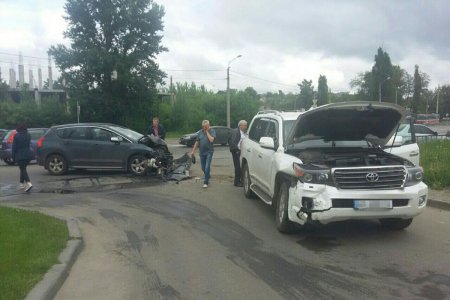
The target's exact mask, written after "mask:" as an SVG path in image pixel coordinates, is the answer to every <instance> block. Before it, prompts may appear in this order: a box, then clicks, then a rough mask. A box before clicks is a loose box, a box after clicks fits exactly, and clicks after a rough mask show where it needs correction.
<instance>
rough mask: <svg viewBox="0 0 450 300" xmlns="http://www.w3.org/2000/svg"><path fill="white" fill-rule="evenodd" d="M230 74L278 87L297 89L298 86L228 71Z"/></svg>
mask: <svg viewBox="0 0 450 300" xmlns="http://www.w3.org/2000/svg"><path fill="white" fill-rule="evenodd" d="M230 72H231V73H233V74H236V75H240V76H244V77H249V78H252V79H256V80H260V81H265V82H269V83H272V84H276V85H280V86H286V87H290V88H295V89H298V86H295V85H291V84H286V83H282V82H277V81H273V80H268V79H264V78H260V77H256V76H254V75H249V74H244V73H240V72H235V71H230Z"/></svg>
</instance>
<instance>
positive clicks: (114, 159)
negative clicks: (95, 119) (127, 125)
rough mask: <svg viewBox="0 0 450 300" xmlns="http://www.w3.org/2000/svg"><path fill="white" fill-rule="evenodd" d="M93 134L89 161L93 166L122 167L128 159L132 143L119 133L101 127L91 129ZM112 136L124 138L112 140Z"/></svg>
mask: <svg viewBox="0 0 450 300" xmlns="http://www.w3.org/2000/svg"><path fill="white" fill-rule="evenodd" d="M89 130H90V131H91V135H92V151H91V152H90V153H89V162H90V164H91V165H92V166H95V167H98V168H106V169H122V168H124V166H126V164H125V160H126V159H127V154H128V150H129V146H130V143H129V142H128V141H127V140H125V139H123V138H122V137H121V136H119V135H118V134H117V133H115V132H112V131H110V130H107V129H105V128H100V127H91V128H90V129H89ZM112 137H119V138H120V139H122V141H121V142H120V143H115V142H111V138H112Z"/></svg>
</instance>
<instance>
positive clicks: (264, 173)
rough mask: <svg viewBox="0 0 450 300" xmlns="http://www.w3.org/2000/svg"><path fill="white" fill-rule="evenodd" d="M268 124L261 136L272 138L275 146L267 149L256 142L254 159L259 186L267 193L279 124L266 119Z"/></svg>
mask: <svg viewBox="0 0 450 300" xmlns="http://www.w3.org/2000/svg"><path fill="white" fill-rule="evenodd" d="M267 122H268V124H267V127H266V132H265V133H264V135H263V136H265V137H270V138H272V139H273V140H274V143H275V148H274V149H267V148H263V147H261V146H260V145H259V144H258V155H257V157H256V160H257V161H258V163H257V164H256V168H257V171H256V172H257V173H258V174H259V180H260V187H261V189H263V191H264V192H265V193H267V194H270V187H271V186H272V185H271V182H270V181H271V178H272V173H273V170H274V168H273V162H274V159H275V151H276V150H275V149H276V148H278V145H279V124H278V122H277V121H276V120H274V119H268V120H267Z"/></svg>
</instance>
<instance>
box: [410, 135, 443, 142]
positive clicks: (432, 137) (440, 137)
mask: <svg viewBox="0 0 450 300" xmlns="http://www.w3.org/2000/svg"><path fill="white" fill-rule="evenodd" d="M416 140H417V143H425V142H430V141H439V140H450V135H448V134H447V135H445V134H440V135H426V136H416Z"/></svg>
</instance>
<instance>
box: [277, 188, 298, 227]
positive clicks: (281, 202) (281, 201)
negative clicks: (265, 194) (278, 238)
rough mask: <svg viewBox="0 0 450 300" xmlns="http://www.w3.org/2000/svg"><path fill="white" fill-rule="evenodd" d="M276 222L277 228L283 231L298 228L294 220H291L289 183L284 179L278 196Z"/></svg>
mask: <svg viewBox="0 0 450 300" xmlns="http://www.w3.org/2000/svg"><path fill="white" fill-rule="evenodd" d="M276 201H277V202H276V206H275V207H276V209H275V222H276V224H277V229H278V231H280V232H283V233H292V232H294V231H295V229H296V225H295V223H294V222H292V221H290V220H289V217H288V205H289V184H288V183H287V182H286V181H284V182H282V183H281V185H280V189H279V190H278V193H277V197H276Z"/></svg>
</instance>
